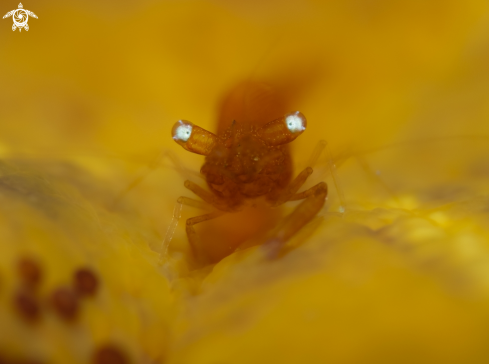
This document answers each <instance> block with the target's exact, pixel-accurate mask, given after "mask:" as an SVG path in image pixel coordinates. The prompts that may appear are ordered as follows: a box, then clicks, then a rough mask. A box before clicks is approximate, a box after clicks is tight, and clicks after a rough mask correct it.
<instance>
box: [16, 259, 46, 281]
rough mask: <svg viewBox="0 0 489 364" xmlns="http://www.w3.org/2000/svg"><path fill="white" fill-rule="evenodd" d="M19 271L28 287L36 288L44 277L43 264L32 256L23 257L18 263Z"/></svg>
mask: <svg viewBox="0 0 489 364" xmlns="http://www.w3.org/2000/svg"><path fill="white" fill-rule="evenodd" d="M17 272H18V274H19V276H20V279H21V281H22V283H23V285H25V286H26V287H29V288H35V287H37V286H38V285H39V283H40V282H41V278H42V271H41V266H40V265H39V263H37V262H36V261H35V260H34V259H32V258H30V257H22V258H21V259H20V260H19V262H18V264H17Z"/></svg>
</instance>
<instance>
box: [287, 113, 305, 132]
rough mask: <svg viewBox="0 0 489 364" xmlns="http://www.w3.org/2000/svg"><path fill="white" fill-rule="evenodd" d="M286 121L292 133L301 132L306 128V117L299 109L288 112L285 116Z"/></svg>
mask: <svg viewBox="0 0 489 364" xmlns="http://www.w3.org/2000/svg"><path fill="white" fill-rule="evenodd" d="M285 123H286V124H287V129H289V131H290V132H291V133H300V132H303V131H304V130H306V118H305V116H304V115H302V113H301V112H299V111H296V112H294V113H291V114H287V115H286V116H285Z"/></svg>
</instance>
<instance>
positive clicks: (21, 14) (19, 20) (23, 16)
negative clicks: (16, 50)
mask: <svg viewBox="0 0 489 364" xmlns="http://www.w3.org/2000/svg"><path fill="white" fill-rule="evenodd" d="M29 15H30V16H32V17H34V18H36V19H37V15H36V14H34V13H33V12H32V11H29V10H24V9H23V6H22V3H20V4H19V8H18V9H15V10H12V11H9V12H8V13H7V14H5V15H4V16H3V18H4V19H5V18H8V17H9V16H12V18H13V19H14V25H12V30H15V29H17V28H19V32H20V31H21V30H22V28H24V29H25V30H29V25H27V21H28V20H29Z"/></svg>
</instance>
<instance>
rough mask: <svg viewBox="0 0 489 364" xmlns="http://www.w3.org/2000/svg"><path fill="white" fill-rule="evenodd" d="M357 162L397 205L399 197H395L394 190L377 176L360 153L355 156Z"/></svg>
mask: <svg viewBox="0 0 489 364" xmlns="http://www.w3.org/2000/svg"><path fill="white" fill-rule="evenodd" d="M356 160H357V162H358V163H359V164H360V166H361V167H362V169H363V170H364V171H365V173H366V174H368V175H369V176H370V177H371V178H372V179H373V180H374V181H375V182H376V183H378V184H379V185H380V186H382V188H383V189H384V190H385V192H386V193H387V194H388V195H389V196H390V197H391V198H392V200H394V201H395V202H396V203H397V204H398V205H399V206H400V202H399V199H398V198H397V196H396V194H395V193H394V191H393V190H392V189H391V188H390V187H389V186H388V185H387V184H386V183H385V182H384V181H383V180H382V178H380V177H379V176H378V174H377V173H375V172H374V171H373V170H372V168H371V167H370V165H369V164H368V163H367V161H366V160H365V158H364V157H363V156H361V155H358V156H356Z"/></svg>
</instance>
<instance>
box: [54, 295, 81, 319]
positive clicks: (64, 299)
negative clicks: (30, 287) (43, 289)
mask: <svg viewBox="0 0 489 364" xmlns="http://www.w3.org/2000/svg"><path fill="white" fill-rule="evenodd" d="M51 305H52V307H53V308H54V310H55V311H56V313H57V314H58V315H59V316H60V317H61V318H62V319H64V320H66V321H72V320H74V319H75V317H76V315H77V313H78V297H77V295H76V293H75V292H74V291H73V290H71V289H70V288H67V287H61V288H58V289H57V290H55V291H54V292H53V293H52V294H51Z"/></svg>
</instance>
